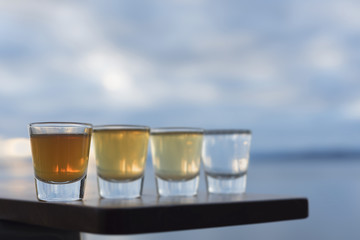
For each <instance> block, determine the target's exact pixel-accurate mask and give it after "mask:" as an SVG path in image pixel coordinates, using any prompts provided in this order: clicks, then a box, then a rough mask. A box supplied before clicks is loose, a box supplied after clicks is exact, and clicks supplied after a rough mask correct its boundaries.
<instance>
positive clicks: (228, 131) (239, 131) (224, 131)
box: [204, 129, 252, 135]
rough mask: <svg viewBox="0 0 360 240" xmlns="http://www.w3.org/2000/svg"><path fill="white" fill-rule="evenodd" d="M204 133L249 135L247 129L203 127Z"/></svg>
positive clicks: (249, 131) (249, 132)
mask: <svg viewBox="0 0 360 240" xmlns="http://www.w3.org/2000/svg"><path fill="white" fill-rule="evenodd" d="M204 134H214V135H215V134H247V135H251V134H252V133H251V130H249V129H205V130H204Z"/></svg>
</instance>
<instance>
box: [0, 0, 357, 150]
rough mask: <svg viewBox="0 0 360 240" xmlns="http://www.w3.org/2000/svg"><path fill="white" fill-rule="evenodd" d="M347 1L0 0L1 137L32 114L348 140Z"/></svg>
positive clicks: (279, 142)
mask: <svg viewBox="0 0 360 240" xmlns="http://www.w3.org/2000/svg"><path fill="white" fill-rule="evenodd" d="M359 12H360V2H358V1H350V0H345V1H340V0H329V1H325V0H315V1H300V0H289V1H283V0H275V1H265V0H253V1H235V0H234V1H230V0H225V1H205V0H195V1H189V0H185V1H178V0H176V1H137V0H135V1H67V0H65V1H43V0H38V1H31V2H30V1H18V0H13V1H5V0H0V149H2V154H3V155H11V154H15V153H16V154H18V155H21V156H22V155H26V153H27V152H28V148H27V146H28V130H27V125H28V124H29V123H30V122H36V121H76V122H89V123H93V124H95V125H96V124H139V125H147V126H150V127H164V126H186V127H190V126H191V127H201V128H241V129H250V130H252V132H253V140H252V149H253V151H259V152H260V151H298V150H307V149H311V150H314V149H321V150H324V149H325V150H328V149H332V150H333V149H340V150H341V149H345V150H346V149H358V146H359V142H360V123H359V121H360V94H359V92H360V80H359V77H360V68H359V67H358V66H359V65H360V31H359V29H360V14H359ZM9 146H12V147H9ZM4 149H5V150H4ZM26 149H27V150H26ZM14 152H15V153H14Z"/></svg>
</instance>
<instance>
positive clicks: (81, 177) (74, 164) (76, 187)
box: [29, 122, 92, 201]
mask: <svg viewBox="0 0 360 240" xmlns="http://www.w3.org/2000/svg"><path fill="white" fill-rule="evenodd" d="M29 132H30V142H31V150H32V156H33V165H34V174H35V186H36V192H37V197H38V199H39V200H44V201H71V200H80V199H82V198H83V197H84V187H85V179H86V173H87V166H88V160H89V151H90V141H91V134H92V125H91V124H87V123H63V122H42V123H31V124H30V125H29Z"/></svg>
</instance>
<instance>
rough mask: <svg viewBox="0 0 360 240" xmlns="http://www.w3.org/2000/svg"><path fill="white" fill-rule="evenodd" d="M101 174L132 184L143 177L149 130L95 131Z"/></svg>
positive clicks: (98, 165)
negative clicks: (132, 181) (131, 182)
mask: <svg viewBox="0 0 360 240" xmlns="http://www.w3.org/2000/svg"><path fill="white" fill-rule="evenodd" d="M93 136H94V145H95V156H96V166H97V172H98V175H99V176H100V177H101V178H103V179H106V180H109V181H124V180H125V181H131V180H136V179H138V178H140V177H142V176H143V174H144V170H145V163H146V156H147V151H148V141H149V130H124V129H122V130H120V129H116V130H108V129H106V130H94V135H93Z"/></svg>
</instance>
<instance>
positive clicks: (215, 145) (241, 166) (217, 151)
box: [202, 130, 251, 194]
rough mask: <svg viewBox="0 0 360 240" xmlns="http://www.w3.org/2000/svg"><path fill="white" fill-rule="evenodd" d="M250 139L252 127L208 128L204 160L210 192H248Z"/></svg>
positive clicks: (203, 153) (205, 135) (203, 151)
mask: <svg viewBox="0 0 360 240" xmlns="http://www.w3.org/2000/svg"><path fill="white" fill-rule="evenodd" d="M250 142H251V132H250V131H249V130H205V132H204V141H203V148H202V162H203V164H204V168H205V178H206V185H207V191H208V192H209V193H220V194H238V193H244V192H245V190H246V177H247V170H248V166H249V152H250Z"/></svg>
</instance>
